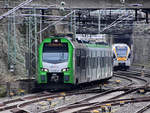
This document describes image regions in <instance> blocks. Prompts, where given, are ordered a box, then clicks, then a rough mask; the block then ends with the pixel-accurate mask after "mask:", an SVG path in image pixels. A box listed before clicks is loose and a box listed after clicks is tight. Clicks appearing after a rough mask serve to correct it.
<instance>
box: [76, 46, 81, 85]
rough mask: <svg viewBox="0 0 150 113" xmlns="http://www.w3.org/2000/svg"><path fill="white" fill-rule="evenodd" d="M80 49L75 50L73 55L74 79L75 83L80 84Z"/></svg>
mask: <svg viewBox="0 0 150 113" xmlns="http://www.w3.org/2000/svg"><path fill="white" fill-rule="evenodd" d="M80 56H81V55H80V49H76V53H75V62H76V63H75V76H76V77H75V78H76V82H78V83H80V74H81V72H80V71H81V70H80V59H81V58H80Z"/></svg>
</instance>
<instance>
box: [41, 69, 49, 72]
mask: <svg viewBox="0 0 150 113" xmlns="http://www.w3.org/2000/svg"><path fill="white" fill-rule="evenodd" d="M41 70H42V71H45V72H49V70H48V69H47V68H41Z"/></svg>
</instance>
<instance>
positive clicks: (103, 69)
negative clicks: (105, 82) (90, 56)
mask: <svg viewBox="0 0 150 113" xmlns="http://www.w3.org/2000/svg"><path fill="white" fill-rule="evenodd" d="M104 60H105V59H104V50H103V51H102V78H104V76H105V75H104V74H105V64H104V63H105V62H104Z"/></svg>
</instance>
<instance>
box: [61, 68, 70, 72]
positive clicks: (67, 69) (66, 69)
mask: <svg viewBox="0 0 150 113" xmlns="http://www.w3.org/2000/svg"><path fill="white" fill-rule="evenodd" d="M61 71H62V72H65V71H69V68H63V69H62V70H61Z"/></svg>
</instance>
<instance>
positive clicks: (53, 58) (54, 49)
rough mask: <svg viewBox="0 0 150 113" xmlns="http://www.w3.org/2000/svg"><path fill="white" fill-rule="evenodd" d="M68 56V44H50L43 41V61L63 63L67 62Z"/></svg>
mask: <svg viewBox="0 0 150 113" xmlns="http://www.w3.org/2000/svg"><path fill="white" fill-rule="evenodd" d="M68 58H69V54H68V44H67V43H60V44H51V43H45V44H44V46H43V56H42V59H43V62H47V63H53V64H57V63H63V62H67V61H68Z"/></svg>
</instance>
